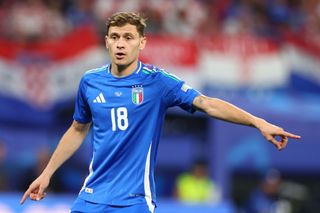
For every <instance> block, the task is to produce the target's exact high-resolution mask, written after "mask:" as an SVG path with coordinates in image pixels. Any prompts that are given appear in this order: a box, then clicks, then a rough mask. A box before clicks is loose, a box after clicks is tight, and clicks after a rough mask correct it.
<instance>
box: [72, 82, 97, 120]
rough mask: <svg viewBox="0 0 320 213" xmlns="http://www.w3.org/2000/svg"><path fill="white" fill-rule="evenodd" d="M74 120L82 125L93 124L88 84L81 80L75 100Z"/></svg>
mask: <svg viewBox="0 0 320 213" xmlns="http://www.w3.org/2000/svg"><path fill="white" fill-rule="evenodd" d="M73 119H74V120H76V121H78V122H80V123H89V122H91V119H92V118H91V110H90V107H89V105H88V102H87V99H86V83H85V80H84V78H82V79H81V81H80V84H79V88H78V93H77V96H76V100H75V108H74V114H73Z"/></svg>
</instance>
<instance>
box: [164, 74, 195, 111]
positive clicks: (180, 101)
mask: <svg viewBox="0 0 320 213" xmlns="http://www.w3.org/2000/svg"><path fill="white" fill-rule="evenodd" d="M162 80H163V83H164V87H165V93H164V97H163V99H164V101H165V103H167V105H168V106H169V107H171V106H179V107H181V108H182V109H183V110H185V111H188V112H190V113H193V112H195V111H196V110H195V108H193V105H192V103H193V100H194V99H195V97H197V96H199V95H201V93H200V92H198V91H197V90H195V89H193V88H192V87H190V86H188V85H187V84H186V83H185V82H184V81H182V80H181V79H179V78H178V77H176V76H174V75H171V74H169V73H166V72H163V77H162Z"/></svg>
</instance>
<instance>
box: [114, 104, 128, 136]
mask: <svg viewBox="0 0 320 213" xmlns="http://www.w3.org/2000/svg"><path fill="white" fill-rule="evenodd" d="M115 111H117V114H116V113H115ZM116 117H117V122H116ZM111 122H112V131H116V129H117V127H118V128H119V129H120V130H126V129H127V128H128V125H129V122H128V110H127V108H125V107H119V108H116V109H115V108H112V109H111Z"/></svg>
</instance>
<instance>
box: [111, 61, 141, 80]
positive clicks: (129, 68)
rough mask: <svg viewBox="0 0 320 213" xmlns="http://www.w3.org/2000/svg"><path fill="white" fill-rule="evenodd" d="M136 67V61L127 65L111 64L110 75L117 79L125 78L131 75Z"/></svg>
mask: <svg viewBox="0 0 320 213" xmlns="http://www.w3.org/2000/svg"><path fill="white" fill-rule="evenodd" d="M137 67H138V60H136V61H133V62H132V63H130V64H127V65H117V64H115V63H111V73H112V75H114V76H117V77H125V76H128V75H130V74H132V73H133V72H134V71H135V70H136V69H137Z"/></svg>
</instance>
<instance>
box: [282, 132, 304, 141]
mask: <svg viewBox="0 0 320 213" xmlns="http://www.w3.org/2000/svg"><path fill="white" fill-rule="evenodd" d="M283 136H287V137H289V138H293V139H300V138H301V136H300V135H295V134H292V133H290V132H286V131H284V133H283Z"/></svg>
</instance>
